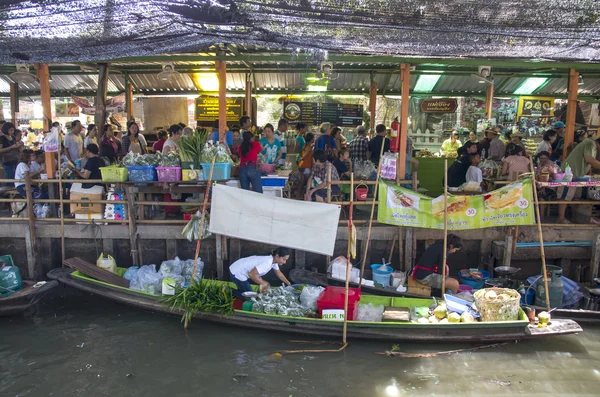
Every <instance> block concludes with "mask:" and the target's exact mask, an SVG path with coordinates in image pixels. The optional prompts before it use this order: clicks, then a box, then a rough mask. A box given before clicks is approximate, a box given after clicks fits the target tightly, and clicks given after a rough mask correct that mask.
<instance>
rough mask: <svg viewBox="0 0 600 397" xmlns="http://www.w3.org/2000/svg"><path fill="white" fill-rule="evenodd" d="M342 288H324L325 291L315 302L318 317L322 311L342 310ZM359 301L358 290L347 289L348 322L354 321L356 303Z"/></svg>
mask: <svg viewBox="0 0 600 397" xmlns="http://www.w3.org/2000/svg"><path fill="white" fill-rule="evenodd" d="M344 296H345V288H344V287H326V288H325V291H324V292H323V293H322V294H321V296H320V297H319V299H318V300H317V307H318V308H319V317H321V316H322V314H323V309H342V310H343V309H344V299H345V298H344ZM359 300H360V288H348V320H354V319H355V318H356V315H357V314H358V301H359Z"/></svg>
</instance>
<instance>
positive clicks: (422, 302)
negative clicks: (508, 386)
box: [48, 268, 582, 342]
mask: <svg viewBox="0 0 600 397" xmlns="http://www.w3.org/2000/svg"><path fill="white" fill-rule="evenodd" d="M48 277H50V278H52V279H55V280H58V281H59V282H61V283H63V284H66V285H69V286H71V287H74V288H77V289H80V290H82V291H86V292H91V293H94V294H97V295H100V296H103V297H105V298H108V299H112V300H114V301H116V302H119V303H123V304H126V305H130V306H133V307H137V308H140V309H144V310H149V311H152V312H158V313H164V314H168V315H175V316H181V314H182V313H181V312H180V311H171V310H170V308H169V307H167V306H166V305H165V304H163V303H162V302H161V299H162V297H161V296H160V295H150V294H146V293H143V292H139V291H134V290H131V289H128V288H123V287H118V286H116V285H111V284H107V283H104V282H101V281H98V280H94V279H92V278H90V277H88V276H86V275H84V274H82V273H81V272H79V271H73V270H71V269H66V268H60V269H55V270H52V271H51V272H50V273H48ZM363 303H373V304H384V305H388V306H397V307H414V306H428V305H430V304H431V303H433V300H432V299H418V298H405V297H383V296H374V295H363V296H362V297H361V304H363ZM194 318H198V319H201V320H204V321H210V322H213V323H220V324H226V325H232V326H236V327H247V328H255V329H259V330H262V331H264V330H269V331H282V332H291V333H299V334H303V335H318V336H324V337H340V336H341V335H342V323H341V322H338V321H330V320H322V319H318V318H300V317H288V316H278V315H270V314H264V313H254V312H247V311H239V310H236V311H235V313H234V314H232V315H229V316H224V315H220V314H198V315H195V316H194ZM578 332H582V329H581V327H580V326H579V325H578V324H577V323H576V322H574V321H572V320H556V321H554V320H553V321H552V323H551V325H550V326H549V327H547V328H537V327H534V326H530V325H529V323H528V321H527V320H526V318H525V314H524V313H522V312H521V319H520V320H518V321H509V322H493V323H491V322H488V323H483V322H477V323H454V324H416V323H409V322H382V323H373V322H361V321H349V322H348V337H349V338H353V339H377V340H389V341H419V342H424V341H430V342H483V341H510V340H519V339H529V338H540V337H545V336H551V335H566V334H573V333H578Z"/></svg>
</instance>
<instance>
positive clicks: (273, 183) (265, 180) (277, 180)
mask: <svg viewBox="0 0 600 397" xmlns="http://www.w3.org/2000/svg"><path fill="white" fill-rule="evenodd" d="M261 179H262V185H263V187H265V186H269V187H285V184H286V183H287V180H288V178H287V177H284V176H263V177H262V178H261Z"/></svg>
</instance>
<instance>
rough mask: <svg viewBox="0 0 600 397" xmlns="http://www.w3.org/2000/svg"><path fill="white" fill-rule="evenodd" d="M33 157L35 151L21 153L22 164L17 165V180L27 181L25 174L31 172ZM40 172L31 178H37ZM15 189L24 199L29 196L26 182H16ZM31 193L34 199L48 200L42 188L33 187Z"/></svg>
mask: <svg viewBox="0 0 600 397" xmlns="http://www.w3.org/2000/svg"><path fill="white" fill-rule="evenodd" d="M32 157H33V151H32V150H24V151H23V153H21V162H20V163H19V165H17V169H16V171H15V179H25V173H27V172H30V171H31V170H30V168H29V166H30V164H31V159H32ZM38 174H39V172H35V173H32V174H31V175H30V176H31V178H32V179H33V178H37V177H38V176H39V175H38ZM15 187H16V188H17V192H19V194H20V195H21V196H23V197H26V196H27V190H26V188H25V182H15ZM31 192H32V196H33V198H34V199H46V198H48V196H46V195H45V194H44V193H43V192H42V191H41V190H40V188H38V187H37V186H35V185H31Z"/></svg>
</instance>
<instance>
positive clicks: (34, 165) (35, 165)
mask: <svg viewBox="0 0 600 397" xmlns="http://www.w3.org/2000/svg"><path fill="white" fill-rule="evenodd" d="M45 162H46V158H45V154H44V151H43V150H37V151H36V152H35V158H34V159H33V161H32V162H31V164H30V165H29V172H32V173H36V172H40V173H45V172H46V171H45V170H43V167H44V163H45Z"/></svg>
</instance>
